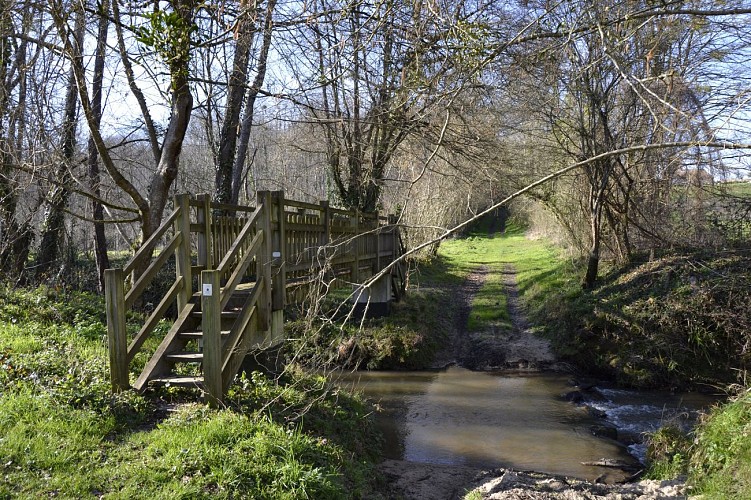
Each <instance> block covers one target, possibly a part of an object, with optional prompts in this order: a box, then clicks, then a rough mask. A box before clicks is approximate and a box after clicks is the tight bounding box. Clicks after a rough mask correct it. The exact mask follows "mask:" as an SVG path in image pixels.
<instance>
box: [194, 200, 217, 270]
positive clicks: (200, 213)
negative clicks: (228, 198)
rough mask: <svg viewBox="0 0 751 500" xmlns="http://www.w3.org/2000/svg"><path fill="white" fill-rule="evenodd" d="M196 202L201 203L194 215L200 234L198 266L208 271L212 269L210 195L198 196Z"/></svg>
mask: <svg viewBox="0 0 751 500" xmlns="http://www.w3.org/2000/svg"><path fill="white" fill-rule="evenodd" d="M198 201H200V202H201V206H200V207H198V210H197V215H196V220H197V222H198V224H199V225H200V226H201V232H200V233H198V265H199V266H203V268H204V269H206V270H208V269H212V266H213V263H212V258H211V195H208V194H199V195H198Z"/></svg>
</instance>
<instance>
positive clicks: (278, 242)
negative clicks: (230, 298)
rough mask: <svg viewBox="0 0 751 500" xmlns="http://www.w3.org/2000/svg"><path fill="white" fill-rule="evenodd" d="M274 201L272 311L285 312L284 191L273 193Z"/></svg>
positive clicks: (285, 236) (285, 239)
mask: <svg viewBox="0 0 751 500" xmlns="http://www.w3.org/2000/svg"><path fill="white" fill-rule="evenodd" d="M272 199H273V201H274V208H275V210H274V211H273V212H274V219H275V222H276V231H274V238H273V242H272V250H271V251H272V254H271V267H272V279H273V283H274V293H273V294H272V297H271V300H272V303H271V310H272V311H282V310H284V299H285V295H286V293H287V265H286V262H285V261H286V260H287V231H286V220H285V219H286V217H285V213H284V191H274V192H273V193H272Z"/></svg>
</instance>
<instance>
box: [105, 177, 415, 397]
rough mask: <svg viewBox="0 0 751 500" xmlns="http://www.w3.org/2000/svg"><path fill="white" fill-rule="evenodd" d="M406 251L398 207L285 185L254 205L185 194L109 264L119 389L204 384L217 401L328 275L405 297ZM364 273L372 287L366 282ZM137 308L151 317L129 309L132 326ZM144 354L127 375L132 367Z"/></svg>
mask: <svg viewBox="0 0 751 500" xmlns="http://www.w3.org/2000/svg"><path fill="white" fill-rule="evenodd" d="M402 253H403V247H402V243H401V239H400V235H399V227H398V225H397V224H396V221H395V219H394V218H393V217H382V216H379V215H378V214H377V213H374V214H362V213H357V212H354V211H346V210H340V209H336V208H332V207H330V206H329V204H328V203H327V202H321V203H320V204H312V203H303V202H299V201H292V200H287V199H285V198H284V194H283V192H280V191H273V192H272V191H266V192H261V193H259V194H258V199H257V204H256V206H255V207H251V206H236V205H225V204H219V203H215V202H213V201H211V199H210V197H209V196H207V195H201V196H198V197H192V196H190V195H179V196H177V197H175V210H174V211H173V212H172V213H171V214H170V215H169V216H168V217H167V218H166V219H165V221H164V223H163V224H162V225H161V226H160V227H159V229H157V230H156V231H155V233H154V234H153V235H152V236H151V237H150V238H149V239H148V240H147V241H146V242H144V243H143V245H142V246H141V247H140V249H139V250H138V252H137V253H136V254H135V255H134V256H133V258H132V259H131V260H130V261H129V262H128V263H127V264H126V265H125V266H124V267H123V268H121V269H108V270H107V271H106V272H105V279H106V300H107V331H108V341H109V356H110V372H111V381H112V388H113V390H115V391H120V390H124V389H127V388H131V387H132V388H134V389H136V390H144V389H146V388H147V387H148V386H149V385H150V384H162V385H165V384H170V385H173V386H188V387H197V388H200V389H202V390H203V392H204V394H205V396H206V398H207V400H208V401H209V402H211V403H212V404H217V403H218V402H220V401H221V400H222V397H223V395H224V394H225V392H226V390H227V389H228V387H229V386H230V384H231V383H232V381H233V380H234V378H235V376H236V374H237V373H238V371H239V370H240V368H241V365H242V363H243V360H244V359H245V357H246V355H248V353H250V352H252V351H259V350H263V349H269V348H272V347H275V346H278V345H279V344H280V343H281V342H282V341H283V340H284V315H283V310H284V307H285V305H286V304H287V303H290V302H293V301H299V300H301V298H302V297H303V296H304V294H305V293H306V291H308V290H310V289H311V285H313V284H315V283H320V280H325V281H326V282H327V283H338V284H339V285H340V286H352V287H353V288H352V289H353V290H358V287H360V289H359V292H360V293H356V294H355V295H358V296H359V297H360V300H363V297H365V298H370V299H373V300H374V301H375V300H383V297H381V298H380V299H378V298H376V297H375V294H374V290H379V291H378V292H376V294H380V295H381V296H383V295H384V293H386V294H388V295H389V296H388V297H387V300H389V299H391V295H392V294H394V295H396V296H397V298H398V295H399V294H401V293H402V292H403V291H404V268H403V264H402V263H401V262H398V261H397V259H398V257H399V256H400V255H401V254H402ZM154 255H155V257H153V259H152V256H154ZM173 256H174V262H175V279H174V281H173V282H172V284H171V286H169V289H168V290H166V292H164V294H163V295H162V296H161V298H158V299H156V300H153V299H151V298H150V300H151V301H152V303H156V305H153V304H150V306H151V307H150V308H145V307H144V306H143V302H144V292H146V291H147V290H149V288H150V285H152V283H153V281H154V278H155V277H156V276H157V274H158V273H159V272H160V271H162V272H164V271H163V269H165V266H166V265H167V264H168V263H169V262H170V260H171V257H173ZM136 274H138V275H137V276H136ZM133 278H135V279H133ZM375 278H377V279H375ZM366 281H367V282H368V283H369V285H370V286H368V287H363V285H362V284H363V283H364V282H366ZM131 283H132V284H131ZM129 284H131V285H130V286H128V285H129ZM384 290H385V292H384ZM173 306H176V309H175V308H173ZM134 308H135V309H138V310H140V311H145V310H147V309H150V311H149V312H143V313H142V314H139V315H132V317H143V318H145V319H144V320H143V321H142V323H141V324H140V325H137V326H136V327H134V326H133V324H132V323H133V321H132V319H130V317H129V320H128V323H127V324H126V312H127V311H128V310H131V309H134ZM170 310H172V311H173V315H174V316H176V319H175V321H174V323H173V324H172V326H171V328H170V329H169V331H168V332H167V333H166V335H164V337H163V339H161V341H160V343H159V345H158V346H157V347H156V349H155V350H154V347H153V345H154V344H156V343H157V341H158V339H156V340H155V339H151V340H150V338H151V337H152V336H153V334H154V332H155V330H156V327H157V325H158V324H159V323H160V321H161V320H162V319H163V318H164V317H165V315H166V314H167V313H168V311H170ZM174 311H176V314H174ZM174 316H173V317H174ZM136 328H137V331H134V330H135V329H136ZM129 330H130V331H129ZM147 345H151V346H152V347H151V349H150V352H145V349H144V346H147ZM144 358H146V362H145V366H144V368H143V370H142V371H141V373H140V375H139V376H138V378H137V379H136V380H135V382H134V383H133V384H132V385H131V381H130V378H129V377H130V371H131V370H130V368H131V365H132V364H134V361H135V362H136V364H139V365H140V364H142V363H143V362H144Z"/></svg>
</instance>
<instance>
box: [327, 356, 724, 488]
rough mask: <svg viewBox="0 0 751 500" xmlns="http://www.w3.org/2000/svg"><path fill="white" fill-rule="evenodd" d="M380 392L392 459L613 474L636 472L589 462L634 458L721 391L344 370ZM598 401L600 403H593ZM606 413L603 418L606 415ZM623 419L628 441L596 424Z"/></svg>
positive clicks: (528, 376) (451, 371)
mask: <svg viewBox="0 0 751 500" xmlns="http://www.w3.org/2000/svg"><path fill="white" fill-rule="evenodd" d="M338 384H339V385H340V386H347V387H354V388H355V389H357V390H360V391H362V392H363V393H365V395H367V396H368V397H369V398H371V399H372V400H374V401H376V402H377V403H378V405H379V408H380V410H381V411H379V413H378V414H377V423H378V425H379V427H380V429H381V431H382V432H383V434H384V436H385V439H384V443H383V446H384V448H383V453H384V457H385V458H391V459H396V460H406V461H409V462H420V463H431V464H449V465H464V466H472V467H478V468H493V467H507V468H514V469H517V470H534V471H537V472H544V473H550V474H561V475H566V476H572V477H577V478H581V479H588V480H595V479H599V480H601V481H605V482H616V481H621V480H623V479H625V478H626V477H628V476H629V475H630V473H628V472H624V471H623V470H621V469H619V468H613V467H600V466H593V465H584V464H583V463H582V462H596V461H600V460H602V459H609V460H618V461H621V462H627V463H632V464H634V465H635V466H636V467H637V468H638V467H639V463H638V461H637V459H641V460H643V457H644V451H645V449H644V447H643V445H640V444H638V441H640V440H641V435H642V433H643V432H646V431H653V430H655V429H657V428H658V427H659V426H660V425H661V423H662V422H666V421H671V422H672V421H677V422H679V423H680V425H684V426H687V425H690V423H691V422H692V421H693V419H695V417H696V415H697V413H696V410H697V409H698V408H701V407H704V406H708V405H710V404H711V403H712V402H714V401H716V399H713V398H710V397H706V396H701V395H697V394H693V393H692V394H683V395H681V394H667V393H651V392H643V391H642V392H635V391H625V390H616V389H607V388H596V389H595V390H592V391H588V392H587V395H586V396H585V401H584V403H585V404H573V403H571V402H568V401H566V400H565V399H564V398H563V397H562V395H563V394H565V393H568V392H571V391H573V390H574V388H573V387H572V386H571V383H570V376H567V375H564V374H556V373H523V374H518V373H517V374H514V373H508V372H503V373H494V372H473V371H469V370H467V369H464V368H459V367H450V368H448V369H446V370H445V371H440V372H356V373H343V374H341V375H340V377H339V380H338ZM591 408H595V409H596V410H595V411H593V410H592V409H591ZM603 413H604V417H603ZM603 426H605V427H615V428H617V431H618V438H619V441H625V442H626V443H631V446H626V445H624V444H622V443H621V442H619V441H616V440H613V439H607V438H603V437H597V436H595V435H594V434H593V428H602V427H603Z"/></svg>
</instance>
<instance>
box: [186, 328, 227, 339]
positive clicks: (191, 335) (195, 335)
mask: <svg viewBox="0 0 751 500" xmlns="http://www.w3.org/2000/svg"><path fill="white" fill-rule="evenodd" d="M178 335H179V336H180V337H182V338H184V339H188V340H201V339H202V338H203V332H180V333H178ZM227 335H229V330H222V337H226V336H227Z"/></svg>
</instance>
